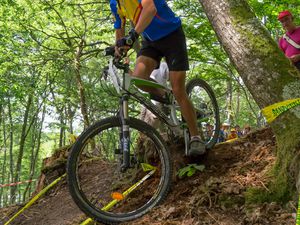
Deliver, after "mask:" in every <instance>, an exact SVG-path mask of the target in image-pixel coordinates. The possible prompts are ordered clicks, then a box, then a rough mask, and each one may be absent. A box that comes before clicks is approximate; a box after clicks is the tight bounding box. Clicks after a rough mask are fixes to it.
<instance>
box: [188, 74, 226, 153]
mask: <svg viewBox="0 0 300 225" xmlns="http://www.w3.org/2000/svg"><path fill="white" fill-rule="evenodd" d="M186 92H187V94H188V96H189V98H190V100H191V102H192V103H193V105H194V108H195V111H196V115H197V124H198V129H199V131H202V132H201V133H202V134H201V135H202V138H203V140H204V141H205V145H206V148H208V149H210V148H212V147H213V146H214V145H215V144H216V143H217V141H218V137H219V132H220V115H219V106H218V103H217V100H216V97H215V94H214V92H213V90H212V89H211V87H210V86H209V85H208V84H207V83H206V82H205V81H204V80H202V79H200V78H194V79H192V80H190V81H189V82H188V83H187V85H186Z"/></svg>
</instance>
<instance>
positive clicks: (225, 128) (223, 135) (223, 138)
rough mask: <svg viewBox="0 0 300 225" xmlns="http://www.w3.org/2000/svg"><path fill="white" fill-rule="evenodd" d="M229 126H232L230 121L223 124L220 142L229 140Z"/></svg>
mask: <svg viewBox="0 0 300 225" xmlns="http://www.w3.org/2000/svg"><path fill="white" fill-rule="evenodd" d="M229 127H230V124H229V123H226V122H224V123H223V124H222V126H221V129H220V134H219V139H218V142H219V143H220V142H224V141H226V140H227V137H228V130H229Z"/></svg>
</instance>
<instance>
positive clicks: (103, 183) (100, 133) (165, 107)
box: [67, 47, 220, 224]
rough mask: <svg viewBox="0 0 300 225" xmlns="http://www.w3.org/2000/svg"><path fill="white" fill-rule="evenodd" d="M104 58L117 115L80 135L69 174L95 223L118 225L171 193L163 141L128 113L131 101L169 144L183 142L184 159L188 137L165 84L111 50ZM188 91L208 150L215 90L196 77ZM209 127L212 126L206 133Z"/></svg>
mask: <svg viewBox="0 0 300 225" xmlns="http://www.w3.org/2000/svg"><path fill="white" fill-rule="evenodd" d="M105 55H106V56H109V57H110V59H109V63H108V68H107V70H106V73H105V76H103V77H106V79H108V77H109V78H110V79H111V83H112V86H113V87H114V90H115V93H116V94H117V95H118V96H119V110H118V113H117V115H116V116H112V117H109V118H105V119H102V120H100V121H98V122H96V123H95V124H94V125H92V126H90V127H88V128H87V129H86V130H85V131H83V133H82V134H81V135H80V136H79V137H78V139H77V140H76V142H75V143H74V145H73V147H72V149H71V151H70V154H69V158H68V163H67V174H68V185H69V190H70V193H71V196H72V198H73V200H74V201H75V203H76V204H77V205H78V207H79V208H80V209H81V210H82V211H83V212H84V213H85V214H87V215H88V216H89V217H91V218H92V219H94V220H95V221H97V222H102V223H105V224H116V223H121V222H126V221H130V220H134V219H137V218H138V217H141V216H142V215H144V214H146V213H147V212H149V210H151V209H152V208H153V207H154V206H156V205H158V204H159V203H160V202H161V201H162V200H163V199H164V198H165V197H166V195H167V193H168V191H169V190H170V185H171V177H172V164H171V159H170V155H169V154H170V153H169V149H168V146H167V144H166V142H165V140H164V139H163V138H162V136H161V135H160V134H159V132H158V131H157V130H156V129H154V128H153V127H152V126H150V125H149V124H147V123H145V122H144V121H142V120H140V119H137V118H133V117H131V116H130V115H129V114H130V110H129V109H130V104H129V101H132V100H133V101H136V102H138V103H140V104H141V105H143V106H144V107H146V108H147V109H148V110H150V111H151V112H152V113H153V114H154V115H156V116H157V118H159V119H160V121H162V123H163V124H165V125H166V127H167V130H168V132H167V133H168V135H169V136H170V137H172V140H176V139H177V138H181V139H183V140H184V143H185V145H184V146H185V154H186V155H187V153H188V147H189V146H188V144H189V140H190V135H189V131H188V127H187V125H186V122H185V121H184V119H183V118H182V116H181V113H180V110H179V106H178V104H177V102H176V100H175V98H174V96H173V94H172V90H171V89H170V88H169V87H168V86H165V85H162V84H159V83H156V82H154V81H150V80H143V79H139V78H135V77H132V76H130V75H129V65H128V64H126V63H124V62H123V60H122V57H121V58H115V57H114V48H111V47H109V48H106V50H105ZM141 85H143V86H149V87H155V88H161V89H163V90H164V91H165V92H166V96H167V98H164V99H162V98H159V97H158V96H156V97H153V96H150V95H149V93H145V92H143V91H141V90H140V89H139V88H138V86H141ZM186 91H187V93H188V95H189V98H190V99H191V101H192V103H193V105H194V107H195V111H196V114H197V124H198V127H199V130H201V131H202V132H201V134H202V137H203V139H204V140H205V142H206V147H207V148H208V149H209V148H212V147H213V146H214V144H215V143H216V142H217V138H218V135H219V129H220V119H219V109H218V104H217V101H216V98H215V95H214V92H213V91H212V89H211V88H210V86H209V85H208V84H207V83H206V82H205V81H203V80H201V79H200V78H194V79H192V80H190V81H189V82H188V83H187V85H186ZM153 99H155V100H156V101H158V102H160V104H155V102H153ZM208 124H210V126H211V127H212V128H213V129H210V131H209V132H208V131H207V130H206V127H208V126H207V125H208ZM206 134H209V135H206Z"/></svg>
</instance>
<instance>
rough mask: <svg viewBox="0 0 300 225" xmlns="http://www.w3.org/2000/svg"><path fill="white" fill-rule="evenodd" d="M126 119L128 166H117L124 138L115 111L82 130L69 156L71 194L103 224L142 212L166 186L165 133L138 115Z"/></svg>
mask: <svg viewBox="0 0 300 225" xmlns="http://www.w3.org/2000/svg"><path fill="white" fill-rule="evenodd" d="M128 125H129V131H130V140H129V142H128V143H129V144H130V163H131V167H130V168H128V169H127V170H125V171H123V170H121V169H120V165H121V164H122V156H123V154H122V149H121V146H122V145H123V144H124V143H121V142H122V141H123V142H124V140H122V138H121V136H122V132H120V131H121V120H120V118H119V117H111V118H107V119H104V120H102V121H99V122H98V123H96V124H94V125H92V126H91V127H89V128H88V129H87V130H86V131H84V132H83V133H82V134H81V135H80V137H79V138H78V140H77V141H76V143H75V144H74V146H73V148H72V150H71V152H70V155H69V158H68V165H67V173H68V185H69V190H70V193H71V196H72V197H73V199H74V201H75V203H76V204H77V205H78V207H79V208H80V209H81V210H82V211H83V212H84V213H86V214H87V215H88V216H89V217H91V218H92V219H94V220H96V221H98V222H102V223H105V224H116V223H120V222H126V221H130V220H134V219H136V218H138V217H140V216H142V215H144V214H145V213H147V212H148V211H149V210H150V209H152V208H153V207H154V206H155V205H157V204H158V203H159V202H160V201H162V200H163V199H164V198H165V197H166V195H167V193H168V190H169V188H170V183H171V174H172V171H171V162H170V158H169V153H168V149H167V147H166V145H165V143H164V141H163V139H162V138H161V136H160V135H159V134H158V132H157V131H156V130H154V129H153V128H152V127H151V126H149V125H148V124H146V123H145V122H143V121H141V120H138V119H134V118H130V119H129V120H128ZM127 141H128V140H127Z"/></svg>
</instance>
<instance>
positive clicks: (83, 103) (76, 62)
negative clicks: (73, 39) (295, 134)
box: [74, 40, 90, 128]
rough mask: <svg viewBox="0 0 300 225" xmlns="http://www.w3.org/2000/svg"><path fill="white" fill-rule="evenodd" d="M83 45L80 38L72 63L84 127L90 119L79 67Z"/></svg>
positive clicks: (88, 123)
mask: <svg viewBox="0 0 300 225" xmlns="http://www.w3.org/2000/svg"><path fill="white" fill-rule="evenodd" d="M83 46H84V41H83V40H82V41H81V43H80V45H79V46H78V48H77V51H76V55H75V59H74V65H75V75H76V81H77V86H78V91H79V96H80V108H81V114H82V116H83V122H84V128H86V127H88V126H89V125H90V121H89V116H88V110H87V105H86V100H85V88H84V85H83V82H82V79H81V75H80V68H81V63H80V58H81V55H82V50H83Z"/></svg>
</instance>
